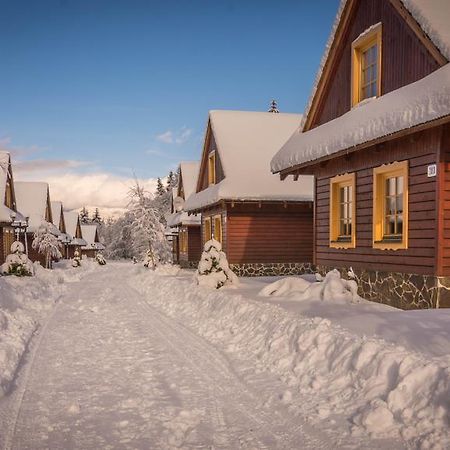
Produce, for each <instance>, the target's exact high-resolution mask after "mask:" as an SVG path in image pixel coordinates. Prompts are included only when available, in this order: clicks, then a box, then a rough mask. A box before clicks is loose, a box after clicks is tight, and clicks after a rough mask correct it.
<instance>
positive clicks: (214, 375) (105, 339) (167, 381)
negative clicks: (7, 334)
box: [0, 263, 449, 449]
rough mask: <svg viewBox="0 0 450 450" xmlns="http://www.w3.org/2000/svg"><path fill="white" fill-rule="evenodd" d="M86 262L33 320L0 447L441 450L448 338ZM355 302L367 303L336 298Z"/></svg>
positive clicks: (250, 283) (247, 285) (244, 291)
mask: <svg viewBox="0 0 450 450" xmlns="http://www.w3.org/2000/svg"><path fill="white" fill-rule="evenodd" d="M83 270H84V271H83V272H82V271H80V272H79V273H80V278H81V279H80V280H79V281H77V280H76V279H74V278H73V277H72V281H71V282H66V283H64V286H65V287H64V288H61V292H59V293H58V296H60V297H59V298H58V301H57V303H56V304H55V303H54V299H56V298H57V297H54V296H53V300H49V302H50V303H51V304H52V305H55V306H54V307H53V308H52V309H51V308H47V309H46V311H47V314H46V315H45V314H44V313H42V314H40V316H39V317H38V318H37V319H36V320H37V321H40V323H41V324H42V326H41V327H40V328H39V330H38V332H36V333H35V336H34V337H33V339H32V341H31V344H30V346H29V349H28V351H27V352H26V357H25V358H24V360H23V361H22V363H21V364H20V370H19V373H18V376H17V377H16V378H15V379H14V383H13V385H12V388H11V389H10V390H9V391H7V393H6V395H5V396H4V397H3V398H2V399H1V400H0V448H5V449H11V448H21V449H41V448H42V449H44V448H50V449H72V448H77V449H100V448H101V449H107V448H137V449H146V448H226V449H237V448H252V449H254V448H302V449H330V448H346V449H372V448H373V449H375V448H381V449H394V448H395V449H401V448H403V447H413V448H414V447H416V446H422V447H423V448H427V446H429V447H430V448H431V447H432V446H433V445H434V446H435V448H446V445H448V440H447V439H448V431H447V428H444V426H443V424H445V425H446V427H448V422H446V421H447V420H448V393H449V385H448V376H447V375H448V370H447V368H446V367H445V364H446V361H448V360H446V359H445V358H446V357H445V356H443V354H444V353H445V347H446V345H447V348H448V345H449V343H448V341H447V343H445V340H446V339H447V338H446V337H445V335H441V339H440V340H439V345H438V344H436V345H435V346H434V345H433V348H434V347H435V348H436V349H438V348H441V350H436V351H435V353H434V354H433V355H431V354H425V353H424V354H419V353H417V352H415V351H413V350H412V349H409V348H403V349H399V348H398V347H397V346H393V345H392V344H390V343H386V342H384V341H381V340H379V339H377V338H374V337H371V338H369V337H365V338H363V337H361V334H362V330H363V329H361V330H360V331H361V332H360V333H355V332H354V331H351V330H347V329H344V328H343V327H342V328H341V327H339V326H337V325H335V324H334V322H335V321H337V322H339V321H340V320H341V321H344V322H345V320H347V319H346V313H344V314H341V317H339V311H338V309H337V308H336V309H335V310H333V305H331V306H332V307H331V309H327V310H328V311H329V313H328V314H329V315H330V316H333V317H330V319H331V321H330V320H328V319H322V318H310V317H307V316H308V315H309V316H314V317H315V316H317V315H319V316H320V314H321V313H320V311H318V310H314V308H320V307H319V306H317V305H316V306H314V305H313V304H311V305H310V306H305V305H302V306H299V305H298V304H295V302H293V301H292V299H290V300H288V299H280V298H278V299H277V300H276V302H277V303H279V304H280V305H282V306H283V307H282V308H280V307H279V306H278V305H275V304H271V303H273V301H271V300H267V299H262V298H260V299H256V293H257V291H258V290H259V288H260V287H261V286H262V285H264V283H268V280H247V281H245V282H244V283H243V286H242V287H241V288H240V289H238V290H228V291H223V292H222V291H211V290H208V289H204V288H197V287H194V286H193V285H192V279H191V277H192V275H191V274H190V273H186V272H183V273H181V274H180V276H177V277H175V276H173V275H171V276H164V275H161V274H154V273H152V272H150V271H148V270H144V269H143V268H141V267H138V266H133V265H130V264H124V263H117V264H108V265H107V266H105V267H100V266H96V267H94V266H92V270H86V269H83ZM69 272H70V270H69V271H68V273H69ZM70 273H73V272H70ZM3 282H4V280H2V279H0V286H2V287H3V286H4V285H2V284H1V283H3ZM33 282H34V283H36V282H37V281H36V280H27V281H25V283H33ZM8 283H10V281H8ZM50 291H51V292H56V288H52V289H50ZM0 292H3V291H0ZM49 297H51V296H49ZM247 297H248V298H247ZM252 298H253V300H252ZM255 299H256V301H255ZM1 300H2V301H3V297H2V299H1ZM41 300H42V299H41ZM352 307H355V308H361V309H358V311H361V312H357V313H355V316H358V315H361V317H363V315H364V314H365V312H370V311H369V310H367V311H365V310H364V308H369V305H348V306H342V308H352ZM302 308H303V310H301V309H302ZM297 310H298V311H297ZM300 310H301V311H300ZM333 311H334V312H333ZM349 311H350V310H349ZM376 311H377V308H375V309H374V312H373V314H374V317H375V318H378V317H379V316H380V315H379V314H378V313H377V312H376ZM380 311H381V310H380ZM299 312H301V314H299ZM323 313H324V314H326V311H325V310H324V311H323ZM381 313H384V314H387V313H386V311H384V312H383V311H381V312H380V314H381ZM393 314H395V313H394V312H393ZM381 315H382V314H381ZM44 317H46V318H45V319H44ZM377 320H381V319H377ZM386 320H388V319H386ZM411 320H412V319H411ZM421 320H422V323H424V322H423V320H425V319H424V318H421ZM344 322H342V323H341V325H343V326H345V323H344ZM351 322H352V321H351V320H350V319H348V323H351ZM401 322H402V323H403V322H405V321H399V322H398V323H401ZM406 322H407V321H406ZM412 328H414V327H412ZM379 331H380V326H379V322H378V325H374V327H373V330H368V332H369V333H372V332H374V333H375V332H379ZM394 334H395V333H394V332H392V336H394ZM422 336H424V337H426V336H427V334H426V333H425V334H423V335H422ZM314 349H315V350H314ZM447 353H448V352H447ZM324 361H327V364H328V367H326V364H325V363H324ZM402 364H403V366H402ZM412 366H414V367H412ZM0 368H1V367H0ZM423 372H424V373H423ZM414 373H415V374H416V376H412V378H411V374H414ZM405 376H410V381H407V380H406V381H405V379H404V377H405ZM401 383H404V385H405V386H404V387H403V388H401V386H400V385H401ZM424 385H428V390H425V389H424ZM399 386H400V388H401V389H400V388H399ZM402 389H403V391H402ZM411 390H412V391H413V392H414V394H415V398H416V401H415V402H411V398H410V397H411ZM402 392H403V396H402V395H401V394H402ZM437 395H439V396H440V397H439V399H440V402H441V405H439V399H437V398H436V396H437ZM413 397H414V395H413ZM419 400H421V401H422V403H420V401H419ZM408 402H409V403H408ZM419 403H420V404H419ZM395 408H397V410H395V411H394V413H392V414H391V415H392V417H390V415H389V413H390V411H391V410H394V409H395ZM417 417H419V419H420V420H417ZM419 422H420V423H419Z"/></svg>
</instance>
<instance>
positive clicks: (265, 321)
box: [134, 272, 450, 449]
mask: <svg viewBox="0 0 450 450" xmlns="http://www.w3.org/2000/svg"><path fill="white" fill-rule="evenodd" d="M134 281H135V282H134V286H135V287H136V289H138V290H139V291H140V292H142V293H143V294H144V295H145V296H146V301H148V302H149V303H151V304H152V305H153V306H155V307H157V308H158V309H160V310H162V311H164V312H165V313H166V314H168V315H169V316H172V317H175V318H176V319H177V320H179V321H180V322H182V323H184V324H186V325H187V326H189V327H191V328H192V329H194V330H195V331H196V332H198V333H199V334H200V335H201V336H203V337H205V338H206V339H208V340H210V341H212V342H213V343H214V344H215V345H217V346H220V347H222V348H225V349H226V350H227V351H228V352H230V353H233V354H234V355H235V356H236V357H238V358H239V357H242V358H246V359H248V360H250V361H253V362H254V365H255V368H256V369H257V370H258V369H259V370H269V371H272V372H275V373H276V374H277V375H278V376H280V378H281V379H282V380H283V381H284V382H285V383H286V384H287V385H288V386H289V395H283V396H281V397H280V398H278V401H280V399H281V401H283V402H288V403H289V404H290V407H292V408H294V409H293V411H295V410H296V411H298V412H301V413H302V414H303V415H304V416H306V417H310V418H311V420H312V421H316V422H319V421H322V420H324V419H325V418H327V417H329V418H330V420H333V417H332V416H334V415H339V416H345V417H347V418H348V420H349V423H350V424H351V425H350V429H349V431H350V432H351V433H353V434H359V433H370V434H371V435H373V436H374V437H391V438H402V439H404V440H405V441H407V442H408V444H409V445H410V446H411V447H415V448H424V449H425V448H442V449H443V448H449V446H450V436H449V427H448V421H449V413H450V406H449V402H448V399H449V397H450V372H449V368H448V365H447V364H446V363H445V362H444V361H445V360H444V359H443V358H442V359H441V358H427V357H426V356H424V355H421V354H418V353H414V352H412V351H410V350H406V349H404V348H403V347H400V346H394V345H392V344H389V343H387V342H385V341H383V340H381V339H376V338H367V337H359V336H355V335H354V334H352V333H351V332H349V331H347V330H344V329H342V328H340V327H339V326H336V325H333V324H332V323H331V322H330V321H329V320H327V319H321V318H306V317H304V316H301V315H299V314H293V313H291V312H289V311H286V310H284V309H282V308H280V307H278V306H275V305H272V304H267V303H261V302H257V301H253V300H250V299H246V298H243V297H242V296H241V295H236V294H234V293H232V292H230V291H225V292H223V291H216V290H214V291H211V290H209V289H205V288H202V287H196V286H195V285H193V284H192V283H191V282H189V281H187V280H183V279H180V278H179V279H175V278H168V277H159V276H158V275H156V274H148V272H146V273H144V274H138V275H136V276H135V280H134Z"/></svg>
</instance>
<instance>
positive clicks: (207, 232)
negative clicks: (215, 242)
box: [203, 217, 212, 242]
mask: <svg viewBox="0 0 450 450" xmlns="http://www.w3.org/2000/svg"><path fill="white" fill-rule="evenodd" d="M203 227H204V230H203V236H204V239H205V242H208V241H210V240H211V237H212V230H211V217H206V218H205V219H204V221H203Z"/></svg>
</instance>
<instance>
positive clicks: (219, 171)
mask: <svg viewBox="0 0 450 450" xmlns="http://www.w3.org/2000/svg"><path fill="white" fill-rule="evenodd" d="M207 144H208V148H207V155H209V154H210V153H211V152H213V151H215V152H216V183H219V182H221V181H222V180H223V179H224V178H225V173H224V171H223V166H222V161H221V159H220V154H219V152H218V150H217V145H216V140H215V138H214V133H213V132H212V130H211V129H210V130H209V136H208V143H207ZM202 165H203V167H202V168H201V169H200V176H201V183H200V187H201V188H200V190H201V191H203V190H205V189H206V188H207V187H208V158H207V157H206V158H203V159H202Z"/></svg>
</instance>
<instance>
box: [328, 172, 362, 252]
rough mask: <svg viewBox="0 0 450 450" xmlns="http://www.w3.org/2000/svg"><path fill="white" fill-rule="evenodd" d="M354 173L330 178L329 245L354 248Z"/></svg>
mask: <svg viewBox="0 0 450 450" xmlns="http://www.w3.org/2000/svg"><path fill="white" fill-rule="evenodd" d="M355 221H356V220H355V174H354V173H352V174H345V175H339V176H337V177H334V178H332V179H331V180H330V247H333V248H354V247H355V243H356V239H355V235H356V234H355Z"/></svg>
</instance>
